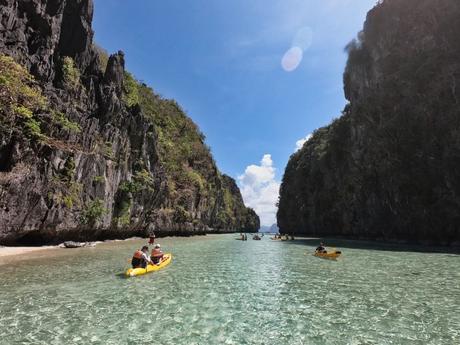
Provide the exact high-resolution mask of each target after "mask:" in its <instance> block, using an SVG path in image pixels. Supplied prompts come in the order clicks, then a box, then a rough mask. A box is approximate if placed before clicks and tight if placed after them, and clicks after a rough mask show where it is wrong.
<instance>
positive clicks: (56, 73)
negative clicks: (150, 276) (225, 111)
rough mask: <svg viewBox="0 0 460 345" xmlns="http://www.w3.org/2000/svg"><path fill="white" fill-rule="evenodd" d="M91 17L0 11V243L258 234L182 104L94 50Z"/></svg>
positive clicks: (78, 0) (42, 9) (78, 6)
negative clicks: (163, 94)
mask: <svg viewBox="0 0 460 345" xmlns="http://www.w3.org/2000/svg"><path fill="white" fill-rule="evenodd" d="M92 15H93V3H92V1H91V0H29V1H18V0H1V1H0V102H1V103H0V105H1V109H0V116H1V117H0V243H2V244H14V243H51V242H59V241H62V240H64V239H74V240H89V239H106V238H123V237H128V236H133V235H146V234H147V233H148V232H149V231H152V230H155V231H156V232H157V233H158V232H160V233H164V234H165V233H168V234H193V233H205V232H225V231H244V230H247V231H253V230H254V231H255V230H256V229H258V227H259V218H258V216H257V215H256V214H255V213H254V211H253V210H251V209H248V208H246V207H245V206H244V204H243V200H242V198H241V194H240V191H239V189H238V187H237V186H236V184H235V182H234V180H232V179H231V178H230V177H228V176H225V175H222V174H221V173H220V172H219V170H218V169H217V167H216V164H215V162H214V160H213V158H212V156H211V153H210V150H209V148H208V147H207V146H206V145H205V143H204V135H203V134H202V133H201V132H200V131H199V129H198V128H197V127H196V125H195V124H194V123H193V122H192V120H191V119H190V118H188V117H187V116H186V114H185V113H184V112H183V111H182V109H181V108H180V106H179V105H178V104H177V103H176V102H175V101H172V100H166V99H163V98H161V97H159V96H158V95H156V94H155V93H154V92H153V90H152V89H151V88H149V87H148V86H147V85H145V84H143V83H140V82H138V81H137V80H136V79H134V78H133V76H131V75H130V74H129V73H128V72H127V71H125V68H124V64H125V60H124V59H125V58H124V55H123V53H122V52H118V53H117V54H114V55H112V56H110V57H108V56H106V54H105V53H104V51H103V50H102V49H100V48H99V47H97V46H95V45H94V43H93V31H92V29H91V21H92Z"/></svg>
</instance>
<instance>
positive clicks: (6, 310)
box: [0, 235, 460, 345]
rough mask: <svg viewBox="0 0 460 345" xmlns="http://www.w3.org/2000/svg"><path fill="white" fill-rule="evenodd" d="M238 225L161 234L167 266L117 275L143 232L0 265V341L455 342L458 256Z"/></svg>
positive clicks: (459, 324) (459, 303)
mask: <svg viewBox="0 0 460 345" xmlns="http://www.w3.org/2000/svg"><path fill="white" fill-rule="evenodd" d="M234 238H235V235H216V236H206V237H195V238H165V239H160V242H161V244H162V247H164V248H165V249H166V251H172V252H173V255H174V259H173V263H172V264H171V265H170V266H169V267H168V268H167V269H165V270H163V271H160V272H157V273H153V274H150V275H146V276H143V277H136V278H131V279H122V278H120V277H119V276H117V275H116V273H117V272H121V271H123V270H124V269H125V268H127V267H128V263H127V259H128V258H129V257H130V255H131V254H132V252H133V250H134V249H135V248H136V247H137V246H139V245H141V244H142V242H141V241H123V242H112V243H104V244H100V245H98V247H96V248H84V249H74V250H58V251H48V252H46V253H40V254H39V253H36V254H29V261H28V262H26V261H11V262H8V260H6V261H5V259H4V260H3V263H2V264H1V265H0V294H1V298H0V344H2V345H3V344H5V345H6V344H8V345H11V344H34V345H35V344H177V345H181V344H187V345H192V344H239V345H241V344H266V345H269V344H270V345H271V344H273V345H278V344H283V345H288V344H315V345H320V344H356V345H358V344H363V345H364V344H366V345H368V344H424V345H425V344H433V345H439V344H459V343H460V271H459V264H460V256H457V255H451V254H437V253H415V252H404V251H382V250H378V249H375V248H374V249H372V250H370V249H346V248H345V249H343V252H344V255H343V257H342V258H341V259H340V260H339V261H337V262H333V261H327V260H323V259H318V258H315V257H313V256H311V255H310V254H308V255H307V253H311V251H312V250H313V247H311V246H309V245H306V244H305V242H302V241H294V242H289V243H288V242H277V241H271V240H269V238H268V237H265V238H264V239H263V240H262V241H252V240H249V241H247V242H241V241H236V240H235V239H234Z"/></svg>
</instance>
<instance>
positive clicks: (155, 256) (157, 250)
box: [150, 243, 164, 265]
mask: <svg viewBox="0 0 460 345" xmlns="http://www.w3.org/2000/svg"><path fill="white" fill-rule="evenodd" d="M163 255H164V253H163V251H162V250H161V246H160V244H159V243H157V244H155V247H154V248H153V249H152V253H151V256H150V258H151V259H152V261H153V263H154V264H155V265H159V264H160V262H161V259H163Z"/></svg>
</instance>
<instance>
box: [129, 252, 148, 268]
mask: <svg viewBox="0 0 460 345" xmlns="http://www.w3.org/2000/svg"><path fill="white" fill-rule="evenodd" d="M142 254H144V253H142V251H140V250H136V251H135V252H134V254H133V258H132V260H131V265H132V266H133V267H140V266H142V263H143V262H144V260H145V259H144V258H143V256H142Z"/></svg>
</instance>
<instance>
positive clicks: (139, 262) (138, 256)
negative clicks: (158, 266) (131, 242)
mask: <svg viewBox="0 0 460 345" xmlns="http://www.w3.org/2000/svg"><path fill="white" fill-rule="evenodd" d="M148 253H149V247H147V246H143V247H142V249H141V250H136V251H135V252H134V254H133V258H132V259H131V265H132V266H133V268H146V267H147V264H148V263H149V264H151V265H153V261H152V260H151V259H150V257H149V254H148Z"/></svg>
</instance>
